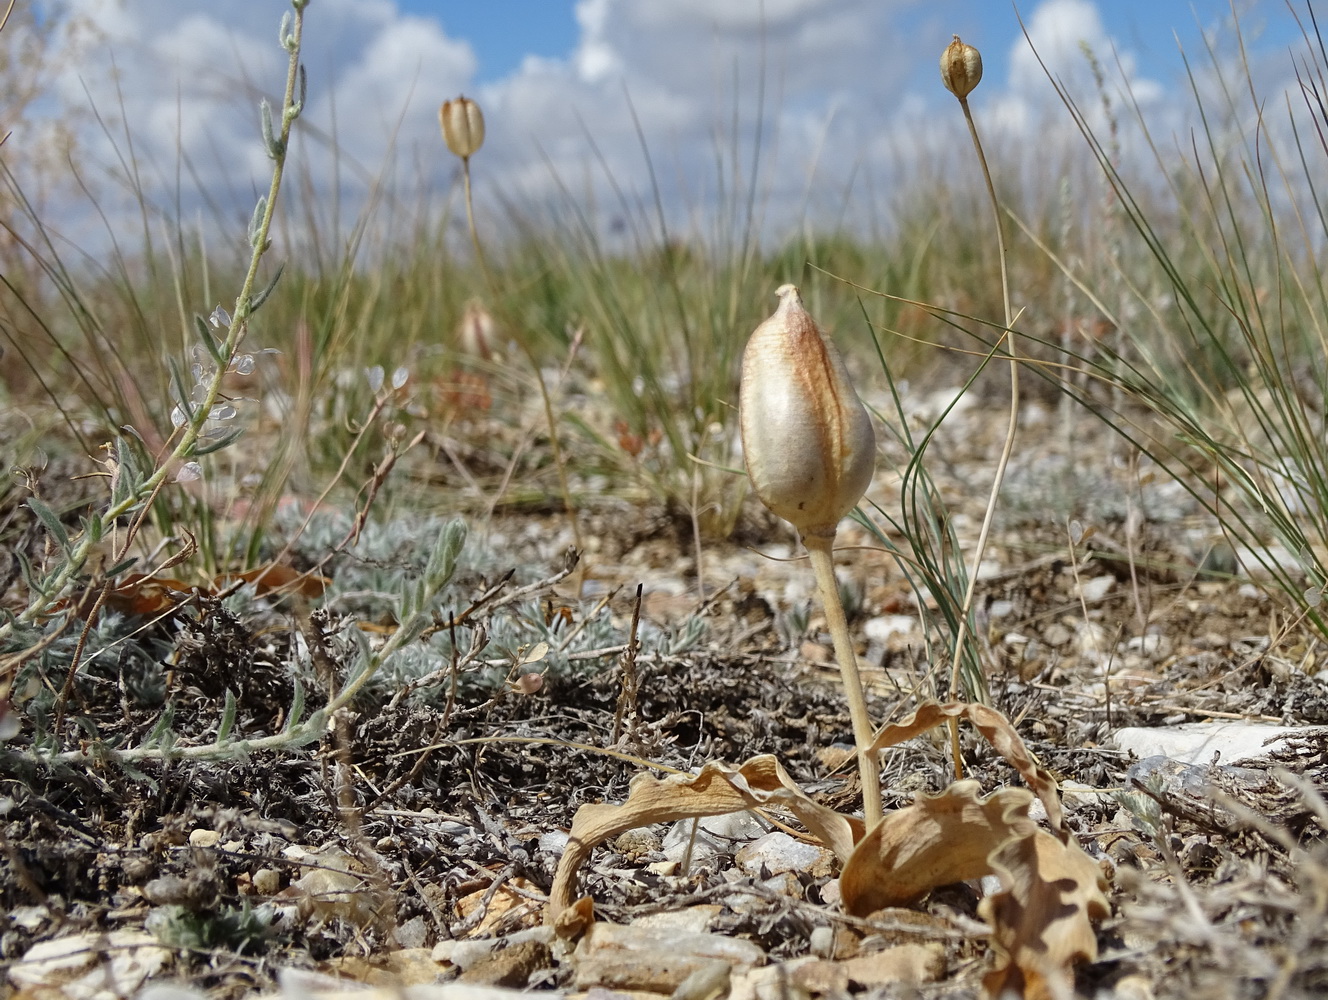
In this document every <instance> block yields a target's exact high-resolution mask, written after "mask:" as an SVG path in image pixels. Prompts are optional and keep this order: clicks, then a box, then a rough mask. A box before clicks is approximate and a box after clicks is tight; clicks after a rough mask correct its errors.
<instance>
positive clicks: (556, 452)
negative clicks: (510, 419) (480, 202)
mask: <svg viewBox="0 0 1328 1000" xmlns="http://www.w3.org/2000/svg"><path fill="white" fill-rule="evenodd" d="M461 178H462V185H463V187H464V189H465V195H466V225H467V227H468V228H469V229H470V242H471V245H472V246H474V248H475V259H476V260H477V261H479V265H480V270H481V271H482V272H484V280H485V282H486V283H487V284H488V286H489V290H490V291H491V292H492V293H493V296H494V304H495V305H496V306H498V307H499V308H500V309H501V308H502V302H501V299H500V298H499V297H498V282H497V279H496V278H495V277H494V274H493V272H492V271H491V270H490V269H489V262H488V259H487V258H486V257H485V256H484V249H483V247H482V246H481V245H480V233H479V230H478V229H477V228H475V209H474V205H473V203H472V201H471V197H470V157H469V156H463V157H462V158H461ZM516 341H517V344H518V345H520V347H521V351H522V353H523V354H525V356H526V361H527V362H528V363H529V364H530V370H531V372H532V373H533V374H534V376H535V383H536V385H538V386H539V391H540V399H541V401H542V402H543V403H544V421H545V423H547V424H548V426H549V447H550V448H551V449H552V450H553V464H554V467H555V468H556V469H557V470H558V487H559V489H560V490H562V494H563V507H564V508H565V509H566V511H567V516H568V518H569V519H570V520H571V522H572V538H573V539H574V540H575V542H576V550H577V552H579V553H581V555H582V556H583V557H584V556H585V554H586V547H585V545H583V544H582V542H581V526H580V525H579V524H578V523H577V518H576V506H575V505H574V504H573V503H572V487H571V484H570V482H569V480H568V478H567V463H566V460H565V459H564V458H563V449H562V443H561V441H560V440H559V438H558V421H557V419H556V418H555V417H554V414H553V399H552V397H550V395H549V387H548V385H546V384H545V382H544V373H543V372H542V371H540V366H539V361H538V360H536V358H535V354H534V352H533V351H531V349H530V346H529V345H528V344H527V343H526V341H525V338H523V337H517V338H516ZM496 502H497V501H496V500H495V503H496ZM586 568H587V567H586V565H583V566H582V570H581V577H580V580H582V581H584V580H585V572H586ZM580 589H581V588H580V585H579V584H578V586H577V592H578V593H579V592H580Z"/></svg>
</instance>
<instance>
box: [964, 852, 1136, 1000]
mask: <svg viewBox="0 0 1328 1000" xmlns="http://www.w3.org/2000/svg"><path fill="white" fill-rule="evenodd" d="M991 866H992V870H993V871H995V873H996V874H997V875H998V876H999V877H1000V880H1001V885H1002V891H1001V892H998V893H996V894H995V895H994V896H988V897H987V898H986V899H984V900H983V901H982V902H981V903H980V904H979V905H978V913H979V915H981V917H982V918H983V919H984V920H986V921H987V922H988V923H989V924H991V926H992V928H993V930H992V944H993V946H994V947H995V949H996V966H995V968H994V969H992V971H991V972H989V973H987V975H986V977H985V978H984V979H983V985H984V986H985V987H986V989H987V993H988V994H989V995H990V996H1004V995H1005V994H1006V993H1007V992H1013V993H1014V994H1015V995H1017V996H1021V997H1025V998H1027V1000H1044V998H1048V1000H1049V998H1052V997H1060V996H1069V995H1072V993H1073V989H1072V987H1073V981H1072V979H1071V972H1070V968H1071V966H1072V965H1073V964H1074V963H1076V962H1092V961H1094V960H1096V959H1097V935H1096V934H1095V933H1094V932H1093V925H1092V922H1093V921H1095V920H1101V919H1102V918H1103V917H1105V916H1107V915H1108V914H1109V913H1110V912H1111V906H1110V904H1109V903H1108V902H1107V897H1106V895H1105V892H1104V890H1105V889H1106V888H1107V883H1106V879H1104V878H1103V876H1102V871H1101V869H1099V868H1098V866H1097V865H1096V864H1095V863H1094V861H1093V859H1092V858H1090V857H1089V856H1088V855H1087V854H1085V853H1084V852H1083V850H1082V849H1081V848H1080V847H1079V845H1078V844H1077V843H1076V842H1075V841H1073V840H1071V841H1069V842H1068V843H1061V842H1060V841H1059V840H1057V839H1056V838H1055V837H1053V836H1051V835H1050V834H1047V833H1044V832H1042V831H1041V830H1037V831H1036V832H1035V833H1034V834H1033V835H1032V836H1029V837H1018V838H1014V839H1011V840H1009V841H1007V842H1006V843H1004V844H1002V845H1001V846H1000V847H999V848H998V849H997V850H996V851H995V853H993V854H992V856H991Z"/></svg>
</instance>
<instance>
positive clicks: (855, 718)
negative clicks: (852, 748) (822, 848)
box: [802, 535, 881, 830]
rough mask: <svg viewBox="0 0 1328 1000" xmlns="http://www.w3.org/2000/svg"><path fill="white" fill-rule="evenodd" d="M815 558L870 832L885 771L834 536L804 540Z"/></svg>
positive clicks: (877, 813)
mask: <svg viewBox="0 0 1328 1000" xmlns="http://www.w3.org/2000/svg"><path fill="white" fill-rule="evenodd" d="M802 542H803V544H804V545H806V546H807V554H808V555H809V556H810V557H811V561H812V570H813V572H815V574H816V586H817V588H818V589H819V590H820V591H821V603H822V605H824V607H825V623H826V625H827V627H828V628H829V629H830V638H831V639H832V640H833V641H834V644H835V659H836V660H838V661H839V672H840V674H841V675H842V676H843V678H844V693H845V694H846V695H847V696H848V714H849V718H850V719H851V720H852V722H853V742H854V743H855V744H856V746H857V751H858V772H859V773H860V774H861V775H862V812H863V816H864V818H865V819H866V821H867V829H868V830H870V829H871V828H872V827H874V826H875V825H876V824H877V823H879V822H880V821H881V769H880V765H879V764H878V763H877V759H876V754H875V753H872V752H869V751H868V749H867V748H868V747H870V746H871V743H872V735H873V729H872V724H871V718H870V717H869V716H868V715H867V698H866V696H865V695H864V694H863V692H862V676H861V675H860V674H859V673H858V659H857V654H855V653H854V652H853V641H852V640H851V639H850V638H849V634H848V621H847V619H845V617H844V605H843V603H842V602H841V601H840V599H839V584H838V582H837V581H836V580H835V563H834V556H833V554H832V553H833V551H834V546H835V539H834V536H833V535H831V536H830V537H829V538H824V537H820V536H815V535H809V536H807V537H805V538H803V540H802Z"/></svg>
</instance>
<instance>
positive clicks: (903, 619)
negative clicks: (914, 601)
mask: <svg viewBox="0 0 1328 1000" xmlns="http://www.w3.org/2000/svg"><path fill="white" fill-rule="evenodd" d="M917 628H918V620H917V618H916V617H914V616H913V615H879V616H878V617H876V618H870V619H868V620H867V623H866V624H865V625H864V626H863V627H862V630H863V632H864V633H865V634H866V636H867V638H868V639H869V640H870V641H872V642H882V643H883V642H888V641H889V639H890V637H891V636H895V635H908V634H909V633H910V632H914V631H917Z"/></svg>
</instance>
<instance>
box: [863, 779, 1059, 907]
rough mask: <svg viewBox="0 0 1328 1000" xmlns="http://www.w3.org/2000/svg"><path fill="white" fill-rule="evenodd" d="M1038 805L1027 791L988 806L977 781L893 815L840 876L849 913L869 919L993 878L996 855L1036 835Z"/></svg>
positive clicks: (993, 798) (1000, 796)
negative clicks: (946, 888)
mask: <svg viewBox="0 0 1328 1000" xmlns="http://www.w3.org/2000/svg"><path fill="white" fill-rule="evenodd" d="M1032 801H1033V795H1032V793H1031V792H1029V791H1027V790H1026V789H1023V788H1002V789H1000V790H999V791H996V792H992V794H991V795H989V796H987V797H986V798H985V799H984V798H982V797H981V787H980V786H979V785H978V783H977V782H976V781H957V782H955V783H954V784H953V785H951V786H950V787H949V788H947V789H946V790H945V791H943V792H941V793H940V794H939V795H928V796H921V797H920V798H919V799H918V801H917V802H915V803H913V805H911V806H906V807H905V808H903V809H896V810H895V811H894V812H892V813H889V814H888V815H887V816H886V817H885V819H883V820H882V821H881V822H880V823H878V824H877V825H876V826H874V827H873V828H872V829H871V830H869V831H868V832H867V835H866V836H865V837H863V838H862V840H860V841H859V842H858V846H857V849H856V850H855V851H854V852H853V856H852V857H851V858H849V859H848V863H847V864H845V865H844V871H843V874H841V875H840V876H839V894H840V898H841V899H842V900H843V903H844V909H845V911H846V912H848V913H850V914H852V915H853V916H855V917H865V916H866V915H867V914H869V913H874V912H875V911H876V910H880V909H884V908H885V907H887V906H907V905H908V904H910V903H914V902H917V900H919V899H921V898H922V897H923V896H925V895H926V894H927V893H928V892H930V891H931V890H932V889H935V888H937V887H939V886H942V885H951V884H952V883H954V882H963V881H966V880H967V879H975V878H982V876H984V875H988V874H990V873H991V870H992V869H991V862H990V861H989V860H988V858H989V856H990V855H991V854H992V853H993V852H994V851H996V850H997V849H998V848H999V847H1001V845H1002V844H1004V843H1006V842H1007V841H1009V840H1010V839H1011V838H1012V837H1015V836H1020V835H1024V836H1027V835H1029V834H1031V833H1032V831H1033V830H1034V829H1035V828H1034V826H1033V823H1032V820H1030V819H1029V818H1028V806H1029V803H1031V802H1032Z"/></svg>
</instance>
